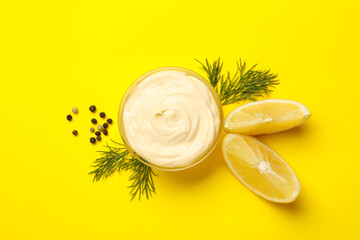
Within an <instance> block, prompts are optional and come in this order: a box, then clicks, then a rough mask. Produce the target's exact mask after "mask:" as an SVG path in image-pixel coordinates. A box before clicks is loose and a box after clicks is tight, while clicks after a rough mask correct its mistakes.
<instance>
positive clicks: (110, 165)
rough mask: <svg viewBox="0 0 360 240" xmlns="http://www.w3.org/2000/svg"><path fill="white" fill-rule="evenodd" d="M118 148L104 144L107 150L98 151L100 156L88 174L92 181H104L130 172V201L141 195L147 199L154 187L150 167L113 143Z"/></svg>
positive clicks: (123, 146)
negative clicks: (91, 176) (117, 174)
mask: <svg viewBox="0 0 360 240" xmlns="http://www.w3.org/2000/svg"><path fill="white" fill-rule="evenodd" d="M113 142H114V143H115V144H117V145H119V147H113V146H110V145H109V144H107V143H106V147H107V150H106V151H99V152H100V154H101V156H102V157H100V158H98V159H96V160H95V162H94V164H95V165H94V166H92V167H94V168H95V170H93V171H92V172H90V173H89V174H90V175H94V178H93V181H94V182H96V181H100V180H105V179H107V178H108V177H110V176H111V175H112V174H114V173H115V172H118V173H120V172H121V171H122V170H124V171H131V172H132V174H131V175H130V177H129V180H130V181H132V183H131V185H130V186H129V188H131V190H130V194H131V200H132V199H134V198H135V197H136V196H137V195H138V196H139V200H140V199H141V196H142V195H145V196H146V198H147V199H149V197H150V196H151V195H152V193H155V186H154V181H153V178H152V176H153V175H155V173H154V172H153V170H152V169H151V167H149V166H147V165H145V164H143V163H142V162H140V161H139V160H137V159H136V158H135V157H134V156H133V155H132V154H131V153H130V152H129V150H128V149H127V148H126V147H125V145H124V144H122V143H118V142H115V141H113Z"/></svg>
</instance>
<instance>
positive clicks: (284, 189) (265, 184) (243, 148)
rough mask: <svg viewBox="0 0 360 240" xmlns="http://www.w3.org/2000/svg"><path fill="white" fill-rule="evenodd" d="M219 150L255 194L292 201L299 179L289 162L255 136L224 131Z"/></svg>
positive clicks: (296, 191) (298, 191)
mask: <svg viewBox="0 0 360 240" xmlns="http://www.w3.org/2000/svg"><path fill="white" fill-rule="evenodd" d="M222 150H223V155H224V158H225V161H226V163H227V164H228V166H229V167H230V169H231V170H232V171H233V173H234V174H235V175H236V177H237V178H238V179H239V180H240V181H241V182H242V183H243V184H244V185H245V186H246V187H248V188H249V189H250V190H251V191H253V192H254V193H256V194H257V195H259V196H261V197H263V198H265V199H267V200H269V201H272V202H278V203H289V202H293V201H294V200H295V199H296V198H297V196H298V195H299V193H300V183H299V181H298V179H297V177H296V176H295V173H294V172H293V171H292V170H291V168H290V167H289V165H288V164H287V163H286V162H285V161H284V160H283V159H282V158H281V157H280V156H279V155H278V154H277V153H276V152H275V151H274V150H272V149H271V148H269V147H268V146H266V145H265V144H263V143H261V142H260V141H259V140H257V139H256V138H254V137H250V136H243V135H240V134H232V133H230V134H227V135H226V136H225V138H224V140H223V145H222Z"/></svg>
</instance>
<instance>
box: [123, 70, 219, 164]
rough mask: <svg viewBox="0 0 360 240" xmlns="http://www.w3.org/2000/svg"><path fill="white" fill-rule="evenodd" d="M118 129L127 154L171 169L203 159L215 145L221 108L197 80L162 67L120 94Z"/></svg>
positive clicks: (209, 88)
mask: <svg viewBox="0 0 360 240" xmlns="http://www.w3.org/2000/svg"><path fill="white" fill-rule="evenodd" d="M118 123H119V130H120V134H121V137H122V139H123V142H124V144H125V145H126V146H127V148H128V150H129V151H130V152H131V153H132V154H133V155H134V156H135V157H136V158H137V159H138V160H139V161H141V162H143V163H144V164H146V165H148V166H150V167H154V168H157V169H160V170H168V171H176V170H182V169H186V168H189V167H192V166H194V165H196V164H198V163H200V162H201V161H203V160H204V159H205V158H206V157H207V156H208V155H209V154H210V153H211V152H212V151H213V149H214V148H215V146H216V145H217V143H218V142H219V139H220V136H221V132H222V128H223V110H222V106H221V102H220V99H219V96H218V94H217V93H216V91H215V90H214V88H213V87H212V86H211V85H210V83H209V82H208V81H206V80H205V79H204V78H203V77H202V76H200V75H198V74H197V73H195V72H193V71H190V70H188V69H184V68H179V67H165V68H159V69H155V70H153V71H150V72H148V73H146V74H144V75H142V76H141V77H140V78H138V79H137V80H136V81H135V82H134V83H133V84H132V85H131V86H130V87H129V89H128V90H127V92H126V93H125V95H124V97H123V99H122V101H121V104H120V110H119V119H118Z"/></svg>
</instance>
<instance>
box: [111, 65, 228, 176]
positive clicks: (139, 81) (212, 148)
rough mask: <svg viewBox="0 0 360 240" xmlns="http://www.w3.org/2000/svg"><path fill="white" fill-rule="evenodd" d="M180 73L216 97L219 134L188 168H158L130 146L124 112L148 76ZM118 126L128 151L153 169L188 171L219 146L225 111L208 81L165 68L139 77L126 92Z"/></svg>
mask: <svg viewBox="0 0 360 240" xmlns="http://www.w3.org/2000/svg"><path fill="white" fill-rule="evenodd" d="M169 70H170V71H180V72H183V73H185V74H187V75H190V76H192V77H194V78H196V79H198V80H199V81H201V82H203V83H204V85H205V86H206V87H207V88H208V89H209V91H210V92H211V94H212V96H213V97H214V99H215V101H216V106H217V108H218V112H219V118H220V119H219V120H220V126H219V129H218V132H217V133H216V137H215V138H214V141H213V143H212V144H211V146H210V147H209V148H208V149H207V150H206V151H204V152H203V153H202V154H200V155H199V156H198V157H197V158H196V159H195V160H194V161H193V162H192V163H191V164H189V165H187V166H183V167H164V166H158V165H155V164H153V163H151V161H148V160H146V159H144V158H143V157H141V156H140V155H139V154H138V153H136V152H135V151H134V150H133V149H132V147H131V145H130V144H129V141H128V139H127V136H126V132H125V128H124V123H123V112H124V108H125V105H126V102H127V99H128V98H129V96H130V95H131V93H132V92H133V90H134V89H135V87H136V86H137V85H138V84H139V83H141V82H142V81H143V80H144V79H146V78H147V77H148V76H150V75H152V74H154V73H157V72H160V71H169ZM118 117H119V119H118V124H119V131H120V135H121V138H122V140H123V142H124V144H125V146H126V147H127V149H128V150H129V151H130V152H131V153H132V154H133V155H134V156H135V157H136V158H137V159H138V160H139V161H141V162H142V163H144V164H146V165H148V166H150V167H152V168H156V169H159V170H164V171H178V170H183V169H187V168H190V167H193V166H195V165H196V164H199V163H200V162H202V161H203V160H204V159H206V157H207V156H208V155H209V154H210V153H211V152H212V151H213V150H214V148H215V147H216V145H217V144H218V142H219V140H220V137H221V132H222V129H223V124H224V123H223V121H224V117H223V109H222V105H221V101H220V98H219V96H218V94H217V93H216V92H215V90H214V88H213V87H212V86H211V85H210V83H209V82H208V81H206V80H205V79H204V78H203V77H202V76H200V75H199V74H197V73H195V72H193V71H191V70H188V69H185V68H180V67H164V68H158V69H155V70H152V71H150V72H147V73H145V74H144V75H142V76H141V77H139V78H138V79H137V80H136V81H135V82H134V83H133V84H131V86H130V87H129V88H128V90H127V91H126V93H125V94H124V96H123V99H122V101H121V104H120V108H119V114H118Z"/></svg>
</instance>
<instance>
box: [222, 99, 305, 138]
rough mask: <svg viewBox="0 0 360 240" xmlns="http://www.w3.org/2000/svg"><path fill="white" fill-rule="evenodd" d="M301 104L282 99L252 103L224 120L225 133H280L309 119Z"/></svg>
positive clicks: (236, 110) (233, 112) (241, 107)
mask: <svg viewBox="0 0 360 240" xmlns="http://www.w3.org/2000/svg"><path fill="white" fill-rule="evenodd" d="M310 115H311V114H310V111H309V109H308V108H307V107H306V106H304V105H303V104H301V103H299V102H296V101H292V100H283V99H268V100H263V101H258V102H252V103H248V104H245V105H243V106H240V107H238V108H236V109H235V110H234V111H232V112H231V113H230V114H229V115H228V116H227V118H226V119H225V131H227V132H231V133H241V134H245V135H260V134H270V133H276V132H281V131H284V130H287V129H290V128H293V127H297V126H299V125H301V124H303V123H304V122H305V121H306V120H308V119H309V117H310Z"/></svg>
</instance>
